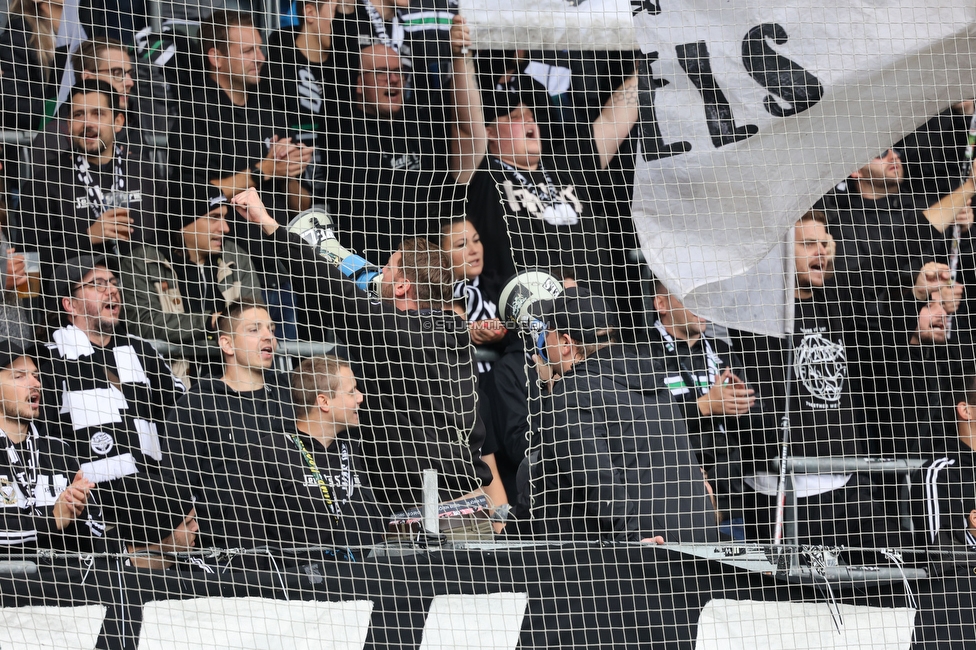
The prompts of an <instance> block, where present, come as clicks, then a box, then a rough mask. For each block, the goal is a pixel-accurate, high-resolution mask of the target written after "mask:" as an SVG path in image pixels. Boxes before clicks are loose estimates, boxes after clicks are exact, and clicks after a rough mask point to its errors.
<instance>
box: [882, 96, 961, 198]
mask: <svg viewBox="0 0 976 650" xmlns="http://www.w3.org/2000/svg"><path fill="white" fill-rule="evenodd" d="M974 110H976V102H974V101H973V100H971V99H970V100H966V101H962V102H957V103H955V104H953V105H952V106H950V107H949V108H947V109H946V110H944V111H942V112H941V113H939V114H938V115H936V116H935V117H933V118H932V119H930V120H929V121H928V122H926V123H925V124H923V125H922V126H920V127H918V128H917V129H916V130H915V131H914V132H912V133H910V134H909V135H908V136H907V137H906V138H905V139H904V140H902V141H901V142H899V143H898V144H896V145H895V146H894V148H895V149H897V150H898V151H900V152H902V157H903V158H904V162H905V176H906V179H907V182H908V186H909V188H910V190H911V193H912V195H913V196H914V197H915V201H916V203H917V204H918V205H932V204H933V203H935V202H936V201H938V200H939V199H941V198H942V197H944V196H946V195H947V194H950V193H951V192H952V191H953V190H955V189H956V188H957V187H958V186H959V183H961V182H962V180H963V174H964V172H963V168H964V164H965V159H966V157H965V152H966V145H967V139H968V134H969V125H970V122H971V121H972V117H973V111H974Z"/></svg>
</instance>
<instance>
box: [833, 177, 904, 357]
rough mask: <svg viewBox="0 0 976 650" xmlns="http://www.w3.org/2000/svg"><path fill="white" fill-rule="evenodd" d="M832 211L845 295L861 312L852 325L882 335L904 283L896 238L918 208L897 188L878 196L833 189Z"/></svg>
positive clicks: (852, 330)
mask: <svg viewBox="0 0 976 650" xmlns="http://www.w3.org/2000/svg"><path fill="white" fill-rule="evenodd" d="M848 184H850V181H848ZM828 211H829V212H830V214H831V223H830V226H829V228H828V230H829V232H830V234H831V235H832V236H833V237H834V240H835V242H836V244H837V255H836V257H835V260H834V268H835V270H836V278H837V279H836V284H837V287H838V289H839V290H840V291H841V293H842V295H843V300H845V302H846V301H850V303H851V307H852V309H851V312H850V316H857V317H858V318H851V319H849V320H848V331H849V333H851V334H855V335H857V336H858V337H859V338H862V337H863V336H864V335H866V334H870V335H873V336H874V338H876V339H877V338H878V336H879V334H878V333H879V332H884V331H885V330H886V329H888V328H889V322H888V318H890V304H889V303H890V301H891V299H892V296H893V293H897V289H896V288H897V287H898V286H899V284H900V280H899V277H898V265H897V257H896V254H895V248H896V245H895V241H896V235H897V234H898V233H899V232H900V231H901V229H902V228H903V227H904V225H905V223H906V221H908V220H909V219H908V215H911V214H912V213H913V212H914V211H915V207H914V204H913V203H912V197H911V196H910V195H908V194H893V195H890V196H886V197H884V198H881V199H876V200H875V199H866V198H863V197H862V196H861V195H860V194H859V193H857V192H856V191H848V192H842V193H837V194H832V195H830V196H829V197H828Z"/></svg>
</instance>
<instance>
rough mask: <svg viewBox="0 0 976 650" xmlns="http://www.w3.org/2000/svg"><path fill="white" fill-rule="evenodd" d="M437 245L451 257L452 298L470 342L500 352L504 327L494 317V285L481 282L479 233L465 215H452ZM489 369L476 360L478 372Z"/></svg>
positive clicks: (482, 263) (496, 291)
mask: <svg viewBox="0 0 976 650" xmlns="http://www.w3.org/2000/svg"><path fill="white" fill-rule="evenodd" d="M440 243H441V248H442V249H443V250H444V252H445V253H447V254H448V255H450V256H451V265H452V270H453V272H454V280H455V282H454V299H455V300H456V301H458V303H459V304H460V306H461V307H462V308H463V310H464V317H465V320H467V321H468V329H469V330H470V331H471V342H472V343H474V344H475V345H476V346H481V347H483V348H485V349H489V350H495V351H500V350H499V346H500V345H501V344H502V343H503V341H504V339H505V334H506V333H507V330H506V329H505V326H504V325H502V322H501V321H500V320H498V294H499V288H498V287H489V286H487V285H486V284H484V283H482V281H481V272H482V271H483V270H484V268H485V247H484V246H483V245H482V243H481V235H479V234H478V231H477V230H475V227H474V225H473V224H472V223H471V222H470V221H468V220H467V218H465V217H455V218H454V219H452V220H451V221H450V222H448V223H447V224H446V225H445V226H444V227H443V228H442V229H441V237H440ZM489 370H491V363H490V362H487V361H479V362H478V372H479V373H480V374H484V373H486V372H488V371H489Z"/></svg>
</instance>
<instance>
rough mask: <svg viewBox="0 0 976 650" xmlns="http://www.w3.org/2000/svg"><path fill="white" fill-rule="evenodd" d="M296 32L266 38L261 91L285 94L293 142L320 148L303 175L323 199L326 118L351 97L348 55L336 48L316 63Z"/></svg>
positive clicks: (285, 104) (282, 96) (283, 97)
mask: <svg viewBox="0 0 976 650" xmlns="http://www.w3.org/2000/svg"><path fill="white" fill-rule="evenodd" d="M298 33H299V32H298V30H294V29H289V30H281V31H278V32H275V33H274V34H272V35H271V38H269V39H268V63H267V67H268V73H267V75H265V81H264V83H263V84H262V87H261V89H262V92H265V93H269V94H270V95H271V96H272V97H279V98H281V103H282V109H283V112H284V123H285V125H286V128H287V136H288V137H290V138H291V139H292V141H293V142H295V143H300V144H304V145H307V146H310V147H316V151H315V154H314V157H313V159H312V162H311V164H309V166H308V167H307V168H306V169H305V174H304V176H303V177H302V178H303V181H304V182H305V183H306V184H307V185H308V186H309V187H310V188H311V189H312V193H313V196H314V197H315V198H317V199H324V198H325V182H326V177H327V173H326V170H325V161H326V155H325V149H326V148H327V147H328V146H329V140H328V137H327V132H326V127H327V126H328V125H329V122H328V120H327V118H328V117H329V116H335V115H337V114H338V113H339V102H340V100H342V101H348V99H349V97H350V96H351V92H350V88H349V84H350V74H351V71H350V69H349V57H348V56H347V55H346V53H345V52H342V51H336V49H335V48H333V49H332V51H330V52H329V56H328V58H327V59H326V60H325V61H322V62H319V63H313V62H311V61H309V60H308V59H307V58H306V57H305V55H304V54H302V52H301V50H299V49H298V48H297V47H296V46H295V38H296V36H298Z"/></svg>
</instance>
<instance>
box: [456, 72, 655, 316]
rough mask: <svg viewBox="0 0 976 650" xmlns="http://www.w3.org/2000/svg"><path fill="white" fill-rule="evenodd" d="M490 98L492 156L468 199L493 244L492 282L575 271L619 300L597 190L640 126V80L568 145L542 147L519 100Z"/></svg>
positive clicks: (628, 84)
mask: <svg viewBox="0 0 976 650" xmlns="http://www.w3.org/2000/svg"><path fill="white" fill-rule="evenodd" d="M488 96H489V95H487V94H486V97H488ZM490 98H491V99H490V100H488V101H486V102H485V104H486V111H485V115H486V121H487V123H488V127H487V135H488V156H486V157H485V161H484V163H483V164H482V165H481V168H480V169H479V170H478V172H477V173H476V174H475V175H474V178H473V179H472V180H471V184H470V187H469V188H468V195H467V214H468V216H469V218H470V219H471V222H472V223H473V224H474V226H475V228H476V229H477V230H478V232H479V233H481V235H482V240H483V242H484V245H485V251H486V253H485V271H484V275H485V279H484V281H485V282H489V281H490V282H492V283H496V284H499V285H500V284H501V283H502V282H504V281H505V279H507V278H508V277H510V276H512V275H514V274H515V271H516V269H520V270H521V269H525V268H529V267H535V266H538V267H541V268H557V267H563V268H574V269H575V270H576V274H577V280H579V281H580V282H581V283H582V284H584V285H585V286H588V287H590V288H592V289H593V290H594V291H598V292H599V293H601V294H603V295H604V296H606V297H608V298H612V297H613V295H614V291H613V288H614V287H613V282H612V268H611V264H612V263H613V261H614V260H613V257H614V256H613V255H611V251H610V244H609V239H608V236H609V233H608V231H607V225H606V218H605V215H604V214H603V212H602V210H601V208H600V206H599V198H596V200H593V199H594V197H591V196H590V190H591V189H592V188H596V187H599V186H600V184H601V179H602V170H604V169H606V167H607V165H608V164H609V162H610V160H611V159H612V158H613V157H614V156H615V155H616V153H617V148H618V147H619V146H620V143H621V142H623V141H624V139H626V138H627V136H628V134H629V133H630V130H631V128H632V127H633V125H634V123H635V122H636V120H637V117H638V102H637V78H636V76H634V77H630V78H629V79H627V80H626V81H625V82H624V83H623V84H622V85H621V87H620V88H619V89H618V90H617V91H616V92H615V93H614V94H613V96H612V97H611V99H610V100H609V101H608V102H607V105H606V106H605V107H604V110H603V112H602V113H601V114H600V117H598V118H597V119H596V120H595V121H594V122H593V124H592V131H590V132H588V133H587V134H586V135H585V137H581V138H579V139H574V140H572V141H569V142H567V143H565V144H566V146H565V147H558V148H557V147H556V146H553V145H555V143H551V142H543V141H542V139H541V137H540V129H539V126H538V124H536V122H535V118H534V116H533V113H532V110H531V109H530V108H529V107H528V106H526V105H525V104H524V103H523V102H522V99H521V98H520V96H519V95H516V94H514V93H510V92H506V91H497V92H493V93H491V94H490ZM550 149H551V150H550ZM622 253H623V252H622V251H620V254H621V255H622ZM617 262H618V263H620V264H623V260H617Z"/></svg>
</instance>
